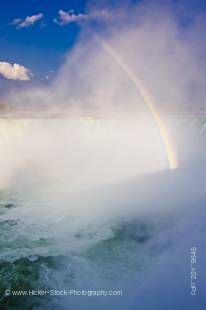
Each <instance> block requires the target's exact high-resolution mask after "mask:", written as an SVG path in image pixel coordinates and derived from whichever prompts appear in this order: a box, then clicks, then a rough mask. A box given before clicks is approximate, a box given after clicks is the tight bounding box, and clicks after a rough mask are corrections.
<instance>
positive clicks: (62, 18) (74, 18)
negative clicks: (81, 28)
mask: <svg viewBox="0 0 206 310" xmlns="http://www.w3.org/2000/svg"><path fill="white" fill-rule="evenodd" d="M88 17H89V16H88V15H87V14H82V13H79V14H75V13H74V11H73V10H71V11H69V12H65V11H63V10H59V12H58V18H57V19H56V18H55V19H54V22H55V23H57V24H59V25H60V26H63V25H66V24H69V23H73V22H79V21H83V20H86V19H88Z"/></svg>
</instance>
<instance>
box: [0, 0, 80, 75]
mask: <svg viewBox="0 0 206 310" xmlns="http://www.w3.org/2000/svg"><path fill="white" fill-rule="evenodd" d="M84 8H85V0H70V1H65V0H63V1H61V0H58V1H51V0H44V1H42V0H29V1H26V0H2V1H1V10H0V61H5V62H9V63H18V64H23V65H24V66H25V67H27V68H29V69H31V71H32V72H33V73H34V74H35V76H37V77H39V78H40V76H41V78H42V76H45V75H46V74H47V73H48V72H49V71H50V70H56V68H57V67H58V66H59V65H60V64H61V63H62V62H63V59H64V55H65V53H66V51H67V50H68V49H69V48H71V46H72V45H73V44H74V42H75V39H76V37H77V35H78V32H79V26H78V25H77V23H69V24H68V25H67V26H66V27H60V26H59V25H58V24H56V23H54V22H53V19H54V18H55V17H56V16H57V13H58V11H59V10H60V9H62V10H64V11H69V10H72V9H73V10H74V11H75V12H77V13H79V12H84ZM38 13H43V14H44V17H43V19H42V20H41V21H39V22H37V23H35V24H34V25H31V26H30V27H24V28H19V29H16V27H15V26H14V25H11V23H12V21H13V20H14V19H16V18H22V19H23V18H25V17H26V16H33V15H35V14H38ZM42 22H43V23H44V24H45V25H44V24H43V25H42Z"/></svg>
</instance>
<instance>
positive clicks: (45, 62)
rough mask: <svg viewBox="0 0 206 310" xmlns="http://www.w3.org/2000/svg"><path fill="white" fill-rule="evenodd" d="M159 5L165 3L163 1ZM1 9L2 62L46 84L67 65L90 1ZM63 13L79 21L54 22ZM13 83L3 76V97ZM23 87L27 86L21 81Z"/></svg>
mask: <svg viewBox="0 0 206 310" xmlns="http://www.w3.org/2000/svg"><path fill="white" fill-rule="evenodd" d="M148 1H149V0H148ZM155 1H156V0H155ZM126 2H128V1H126V0H125V1H115V0H111V1H109V0H108V1H107V0H105V1H93V2H91V1H89V4H91V3H92V4H93V5H94V6H95V5H98V6H100V7H101V8H102V7H104V8H106V9H107V8H110V7H111V6H113V5H114V4H115V5H120V4H121V5H122V3H126ZM132 2H141V0H130V4H131V3H132ZM145 2H147V1H145ZM156 2H159V3H165V1H162V0H160V1H156ZM170 2H173V3H178V4H179V5H180V6H182V8H183V11H184V13H186V14H187V13H188V14H190V12H192V13H194V12H196V14H198V13H200V12H201V11H203V10H205V9H206V1H205V0H187V1H185V0H171V1H170ZM0 7H1V9H0V62H7V63H9V64H14V63H17V64H20V65H22V66H24V67H25V68H29V69H30V70H31V72H32V73H33V74H34V76H33V78H32V80H36V81H37V80H38V81H43V80H45V82H46V76H47V75H50V76H52V75H53V74H54V73H53V72H51V70H54V72H56V71H57V69H58V68H59V66H60V65H61V64H62V63H63V61H64V57H65V54H66V53H67V51H68V50H69V49H70V48H71V47H72V46H73V45H74V43H75V40H76V39H77V37H78V34H79V32H80V29H81V28H80V26H79V24H78V22H76V21H79V20H86V19H84V17H85V16H86V14H87V8H88V1H87V0H69V1H68V0H58V1H52V0H29V1H28V0H1V4H0ZM60 10H62V18H65V16H64V14H68V12H70V14H73V17H74V18H76V17H77V20H74V21H73V22H72V21H71V20H70V21H69V22H65V23H64V22H62V21H61V20H59V19H58V22H54V19H55V18H56V19H57V17H58V12H59V11H60ZM71 10H73V12H71ZM38 14H42V17H41V16H40V17H39V20H38V19H37V21H36V22H35V23H34V24H28V25H26V26H23V27H21V26H20V25H21V23H24V22H25V18H26V17H28V16H29V17H31V16H38ZM79 14H82V16H80V15H79ZM95 14H96V15H95ZM59 17H60V16H59ZM66 17H67V16H66ZM70 17H71V16H70ZM73 17H72V18H73ZM95 18H102V16H101V14H99V15H98V14H97V12H95V13H94V14H93V16H92V17H91V18H90V20H91V19H92V20H95ZM17 19H20V20H19V21H18V20H17ZM12 22H13V24H12ZM22 25H23V24H22ZM24 25H25V24H24ZM0 73H1V72H0ZM12 83H13V84H14V83H17V84H18V83H19V82H18V81H17V82H16V81H15V82H14V81H13V80H12V79H5V77H4V78H2V75H1V77H0V93H1V90H2V89H3V88H5V85H6V86H8V85H11V84H12ZM21 83H25V82H22V81H21V82H20V84H21Z"/></svg>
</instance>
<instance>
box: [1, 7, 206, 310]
mask: <svg viewBox="0 0 206 310" xmlns="http://www.w3.org/2000/svg"><path fill="white" fill-rule="evenodd" d="M163 3H164V4H163ZM103 8H104V3H103V2H102V3H101V5H99V10H101V9H103ZM96 9H98V6H97V7H96V6H95V10H96ZM92 10H94V5H93V3H92V2H91V3H90V4H89V5H88V14H89V13H90V12H92ZM186 22H187V23H188V24H187V23H186ZM100 25H101V26H102V25H103V26H104V27H100ZM79 26H80V27H81V33H80V35H79V38H78V40H77V42H76V44H75V46H74V47H73V49H72V50H71V51H69V52H68V54H67V55H66V57H65V62H64V64H63V65H62V67H61V68H60V69H59V71H58V72H56V73H55V77H54V79H53V80H51V82H50V83H49V85H43V86H41V87H40V86H37V85H34V84H33V85H32V86H28V87H27V88H25V89H23V90H20V91H17V90H16V89H15V90H13V91H11V92H10V93H9V94H7V96H5V98H4V101H5V102H7V103H8V104H9V105H10V106H11V107H15V108H16V107H17V108H18V113H19V111H22V115H24V113H25V111H29V112H28V113H30V115H31V117H29V118H28V117H26V118H25V117H21V113H20V114H18V115H17V116H15V115H14V116H12V118H9V119H7V118H4V119H2V120H1V121H0V135H1V145H0V153H1V158H0V170H1V175H0V187H1V190H2V191H3V190H4V191H5V193H6V194H5V200H6V201H7V199H8V194H7V193H12V194H11V195H10V198H9V199H10V200H11V201H13V200H15V201H17V208H14V209H11V210H9V212H8V213H5V214H4V215H3V219H4V220H7V221H8V220H14V221H15V220H18V219H19V218H20V223H19V224H18V225H17V226H16V228H15V229H16V234H17V236H21V235H22V234H26V236H27V238H28V239H29V240H30V241H34V240H37V239H39V238H45V239H46V238H49V239H51V240H53V241H55V242H54V243H52V244H50V245H49V246H48V248H43V247H38V248H34V249H27V248H26V246H25V247H23V251H24V255H25V256H27V255H29V253H30V255H48V253H49V255H54V254H55V253H59V254H60V255H73V254H71V253H75V255H77V254H76V253H83V252H84V251H85V249H89V248H91V247H92V246H94V245H95V244H96V243H98V242H101V241H104V240H107V239H109V238H112V237H113V236H114V234H115V232H114V230H115V229H119V227H121V228H122V227H125V226H127V223H130V222H131V221H132V222H134V223H135V224H134V226H132V227H135V228H134V232H133V234H134V235H135V238H137V237H138V236H139V230H138V228H137V226H138V223H139V221H140V222H142V221H143V222H145V223H147V224H148V225H150V224H151V223H152V227H153V226H154V227H155V228H154V231H153V236H150V237H149V238H148V243H147V241H146V245H145V246H143V248H142V251H145V253H147V255H148V257H150V253H152V254H151V257H153V258H154V260H153V259H152V263H151V266H150V269H149V271H150V272H148V269H147V270H146V271H145V272H143V273H141V275H140V279H141V281H140V280H139V279H137V278H138V276H137V274H135V275H134V277H133V278H131V279H129V280H128V279H127V281H125V282H124V281H120V282H118V283H117V284H115V285H116V286H117V287H123V288H124V289H125V291H126V292H127V293H126V295H127V296H126V297H125V299H124V302H123V303H122V304H121V302H119V301H114V304H113V301H112V302H111V301H110V300H106V301H105V304H107V306H108V307H110V308H109V309H115V308H114V306H115V305H117V304H118V307H119V309H123V308H124V306H125V305H127V308H128V309H135V307H137V305H139V307H143V308H141V309H146V310H149V309H152V306H153V302H155V303H156V305H157V307H158V306H159V307H160V308H161V307H166V306H167V308H168V309H170V308H169V307H171V309H175V305H176V303H177V304H179V305H181V307H179V308H178V307H177V308H176V309H180V308H181V309H183V305H184V306H185V305H186V306H185V307H187V306H188V305H189V302H190V299H189V298H187V297H185V296H187V294H189V291H188V292H186V291H185V289H184V292H183V293H182V294H177V295H173V299H172V297H171V291H170V290H169V289H168V290H167V289H165V288H163V289H162V290H161V289H159V286H158V285H157V282H158V281H159V282H161V283H160V285H161V287H162V286H165V285H166V284H165V283H167V285H168V287H171V290H175V288H177V287H178V291H181V288H182V287H184V288H185V287H186V286H187V285H188V286H189V282H187V280H186V277H187V276H188V278H189V273H188V275H187V270H186V268H187V267H186V264H188V263H189V258H187V254H188V257H189V255H190V247H192V246H194V245H195V246H197V247H198V251H199V252H200V256H201V259H200V263H199V268H200V267H202V261H203V259H202V257H204V256H205V254H204V253H203V246H202V242H203V241H202V240H205V236H204V233H205V229H203V228H204V224H205V223H203V222H204V220H203V219H202V217H203V216H205V210H204V204H205V201H206V197H205V188H204V184H205V181H206V180H205V178H206V171H205V164H206V162H205V156H204V155H205V132H204V128H203V127H202V120H201V121H200V123H198V120H197V119H198V117H199V116H201V117H202V115H205V114H204V113H205V112H204V110H205V100H206V96H205V87H206V85H205V69H206V62H205V58H204V57H202V55H204V52H205V47H206V42H205V38H203V37H201V32H200V28H201V29H205V22H204V21H203V18H202V16H201V15H199V14H197V13H195V12H191V11H189V12H188V11H187V14H186V13H185V11H184V10H183V9H182V6H180V5H178V4H177V5H172V3H171V2H170V1H165V2H162V5H161V6H160V4H157V3H156V1H142V2H141V3H139V4H137V5H135V4H131V3H129V2H124V5H123V6H122V7H121V6H120V5H119V4H117V3H115V5H114V6H111V8H110V10H109V14H108V15H107V18H106V19H105V20H101V21H97V22H96V31H95V32H94V30H92V29H93V28H92V27H91V25H90V24H89V23H88V22H87V23H86V22H82V23H80V25H79ZM102 28H104V30H102ZM97 37H98V38H100V40H97ZM101 40H103V41H104V42H107V44H109V46H111V47H112V49H113V50H115V51H116V53H117V54H118V55H119V57H121V59H122V61H123V62H124V63H126V64H127V65H128V67H129V68H131V70H132V72H133V74H134V75H135V76H137V77H138V78H139V79H140V80H141V81H142V83H143V84H144V85H145V86H146V88H147V91H148V92H149V94H151V96H152V97H153V98H154V102H155V104H156V107H157V108H158V111H160V114H161V118H162V119H163V120H164V124H165V126H166V127H167V130H168V132H169V135H170V139H171V141H172V142H171V143H172V145H173V146H174V150H175V153H176V154H177V159H178V167H177V168H176V169H175V170H172V171H171V170H170V169H169V168H168V159H167V156H166V154H165V149H164V145H163V143H162V139H161V135H160V132H159V130H158V128H157V126H156V124H155V122H154V119H153V117H152V115H151V113H150V111H148V108H147V107H146V105H145V103H144V101H143V99H142V98H141V96H140V93H139V92H138V90H137V88H136V87H135V86H134V84H133V83H131V81H130V80H129V79H128V76H127V75H126V74H125V72H124V71H123V70H122V68H120V66H118V64H117V63H116V62H115V61H114V59H112V57H111V55H109V54H108V53H107V52H106V51H105V49H104V48H103V47H102V45H101ZM32 113H33V115H34V116H33V117H32ZM19 115H20V116H19ZM45 115H46V117H45ZM203 123H204V122H203ZM202 128H203V129H202ZM11 197H12V198H11ZM31 198H32V203H30V202H29V200H31ZM198 226H199V228H198ZM190 227H192V228H190ZM128 230H129V228H126V231H128ZM194 231H195V233H194ZM25 232H26V233H25ZM77 234H80V235H81V237H80V238H77ZM129 234H130V230H129ZM8 238H11V239H12V237H11V235H10V236H8ZM185 239H186V240H187V241H186V242H185ZM147 251H148V252H147ZM187 252H188V253H187ZM138 253H139V252H138V251H135V252H134V253H132V254H131V253H130V254H131V256H132V255H133V256H134V259H135V257H136V255H138ZM148 253H149V254H148ZM6 255H7V256H9V258H10V260H11V261H12V260H15V259H16V258H19V257H21V255H22V249H21V250H19V249H15V250H13V249H9V250H8V251H7V253H6ZM172 257H174V259H172ZM77 265H78V263H77ZM177 266H178V267H177ZM87 268H88V270H89V267H88V266H87V265H86V263H85V265H84V266H83V267H82V270H83V273H84V274H85V277H83V279H82V280H81V281H82V282H81V281H80V284H78V285H79V286H80V287H83V286H84V287H85V286H86V287H92V285H93V284H94V283H96V284H98V285H99V286H100V287H104V286H105V287H106V286H108V283H107V282H106V280H101V279H99V277H98V275H96V274H93V273H92V276H91V278H92V279H91V281H90V280H89V282H87V281H88V278H87V276H88V275H87V271H88V270H87ZM168 268H171V269H170V270H171V271H168V272H167V270H168ZM176 268H177V269H178V268H179V269H178V270H180V271H177V270H176ZM181 268H182V269H181ZM181 270H183V271H181ZM173 271H174V273H175V274H177V272H180V274H181V276H182V279H183V280H181V281H180V284H178V283H177V282H178V279H179V278H178V276H177V277H175V276H174V274H173ZM62 273H63V270H60V276H59V275H58V277H61V275H62ZM86 275H87V276H86ZM92 281H93V282H92ZM188 281H189V280H188ZM57 282H58V281H57ZM140 282H141V284H140ZM78 283H79V282H78ZM201 285H202V278H201V279H200V283H199V286H201ZM156 286H157V287H156ZM156 289H157V293H156ZM161 294H164V296H163V295H161ZM148 295H149V296H150V300H149V299H148V298H147V296H148ZM199 296H200V297H199V300H198V305H200V306H201V305H202V300H203V295H202V290H200V295H199ZM163 298H164V299H165V300H166V299H167V298H168V300H170V304H169V305H168V303H169V302H168V303H167V302H164V301H163ZM182 300H183V302H182ZM76 303H77V304H78V302H77V301H74V305H73V308H71V309H75V305H76ZM65 304H66V305H67V303H66V301H64V302H63V306H65ZM105 304H104V306H105ZM78 305H79V304H78ZM96 305H97V304H96V303H95V305H94V304H93V303H92V302H91V304H90V301H89V306H90V307H91V308H90V309H96V308H95V307H96ZM65 307H66V306H65ZM71 307H72V305H71ZM92 307H93V308H92ZM125 308H126V306H125ZM160 308H158V309H160ZM98 309H101V308H100V307H98ZM188 309H189V308H188ZM199 309H201V308H199Z"/></svg>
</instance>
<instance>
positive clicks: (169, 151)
mask: <svg viewBox="0 0 206 310" xmlns="http://www.w3.org/2000/svg"><path fill="white" fill-rule="evenodd" d="M95 40H96V41H97V42H98V44H100V46H101V47H102V48H103V49H104V51H105V52H106V53H107V54H109V55H110V56H111V57H112V59H113V60H114V61H115V62H116V63H117V64H118V65H119V66H120V68H121V69H122V70H123V71H124V72H125V73H126V75H127V77H128V78H129V80H130V81H131V82H132V83H133V84H134V86H135V87H136V89H137V91H138V93H139V94H140V96H141V97H142V99H143V102H144V103H145V105H146V106H147V108H148V109H149V111H150V114H151V116H152V118H153V120H154V123H155V125H156V127H157V128H158V130H159V133H160V137H161V139H162V142H163V145H164V149H165V153H166V157H167V161H168V166H169V169H170V170H173V169H176V168H177V167H178V160H177V156H176V152H175V148H174V146H173V143H172V141H171V138H170V136H169V133H168V130H167V128H166V126H165V124H164V122H163V120H162V118H161V114H160V112H159V110H158V109H157V107H156V104H155V101H154V98H153V97H152V95H151V94H150V93H149V91H148V90H147V88H146V86H145V85H144V83H143V82H142V81H141V79H140V78H138V77H137V76H136V75H135V74H134V73H133V72H132V70H131V68H130V67H129V66H128V65H127V64H126V63H125V62H124V61H123V60H122V58H121V57H120V55H119V54H117V52H116V51H115V50H114V49H113V47H111V46H110V45H109V44H108V43H107V42H105V41H104V40H102V39H100V38H99V37H98V36H97V35H95Z"/></svg>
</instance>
